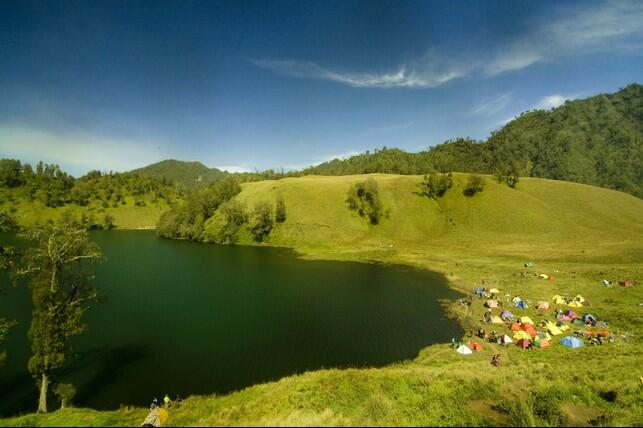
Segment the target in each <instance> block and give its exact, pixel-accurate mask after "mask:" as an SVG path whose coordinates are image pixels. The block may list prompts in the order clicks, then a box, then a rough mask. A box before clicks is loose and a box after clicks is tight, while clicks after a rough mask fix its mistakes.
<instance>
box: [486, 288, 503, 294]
mask: <svg viewBox="0 0 643 428" xmlns="http://www.w3.org/2000/svg"><path fill="white" fill-rule="evenodd" d="M489 293H491V294H498V293H500V290H498V289H497V288H492V289H491V290H489Z"/></svg>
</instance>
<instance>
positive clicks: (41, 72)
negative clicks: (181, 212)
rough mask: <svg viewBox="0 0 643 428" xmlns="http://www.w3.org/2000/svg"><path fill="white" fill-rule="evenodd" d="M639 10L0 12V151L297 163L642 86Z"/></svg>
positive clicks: (316, 6) (115, 162) (127, 160)
mask: <svg viewBox="0 0 643 428" xmlns="http://www.w3.org/2000/svg"><path fill="white" fill-rule="evenodd" d="M642 22H643V1H600V2H595V1H586V0H583V1H578V2H574V1H565V2H558V1H556V2H550V1H543V0H539V1H520V2H510V1H466V0H463V1H443V2H442V1H418V2H414V1H402V0H396V1H390V2H389V1H376V0H369V1H352V0H340V1H331V0H325V1H319V2H312V1H277V0H269V1H232V0H230V1H226V2H219V1H185V0H183V1H159V0H155V1H151V0H147V1H136V0H129V1H118V0H112V1H98V0H95V1H71V0H69V1H56V0H47V1H26V0H8V1H2V2H0V157H5V158H6V157H11V158H17V159H20V160H21V161H23V162H32V163H34V162H36V161H38V160H43V161H45V162H49V163H57V164H59V165H60V166H61V167H62V168H63V169H65V170H66V171H69V172H70V173H72V174H73V175H76V176H79V175H82V174H84V173H86V172H87V171H88V170H92V169H100V170H103V171H109V170H113V171H126V170H130V169H134V168H137V167H141V166H144V165H146V164H149V163H153V162H157V161H160V160H163V159H181V160H199V161H201V162H203V163H204V164H206V165H208V166H210V167H218V168H222V169H226V170H228V171H231V172H234V171H253V170H259V171H260V170H265V169H268V168H284V169H299V168H302V167H305V166H308V165H311V164H316V163H320V162H323V161H326V160H330V159H333V158H335V157H346V156H350V155H352V154H357V153H360V152H363V151H365V150H369V149H370V150H372V149H374V148H381V147H383V146H387V147H398V148H401V149H404V150H407V151H419V150H424V149H427V148H429V147H431V146H434V145H436V144H439V143H442V142H444V141H445V140H448V139H452V138H457V137H470V138H474V139H477V140H484V139H486V138H487V137H488V136H489V134H490V133H491V132H492V131H494V130H497V129H499V128H500V127H502V126H503V124H505V123H506V122H507V121H509V120H511V119H512V118H513V117H514V116H516V115H518V114H520V113H521V112H523V111H526V110H530V109H534V108H541V109H550V108H554V107H556V106H558V105H560V104H562V103H563V102H564V101H565V100H568V99H577V98H586V97H589V96H592V95H595V94H597V93H600V92H614V91H617V90H619V88H621V87H623V86H625V85H627V84H628V83H632V82H638V83H641V82H642V81H643V25H642V24H641V23H642Z"/></svg>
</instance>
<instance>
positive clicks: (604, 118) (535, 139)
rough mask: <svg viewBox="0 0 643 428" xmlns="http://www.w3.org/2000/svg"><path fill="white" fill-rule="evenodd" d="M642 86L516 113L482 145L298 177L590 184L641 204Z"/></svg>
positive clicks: (448, 146)
mask: <svg viewBox="0 0 643 428" xmlns="http://www.w3.org/2000/svg"><path fill="white" fill-rule="evenodd" d="M642 141H643V86H642V85H639V84H631V85H628V86H627V87H625V88H623V89H622V90H620V91H619V92H617V93H614V94H601V95H597V96H595V97H591V98H588V99H585V100H576V101H568V102H566V103H565V104H564V105H563V106H561V107H559V108H556V109H553V110H551V111H543V110H534V111H528V112H526V113H523V114H522V115H520V116H519V117H518V118H516V119H515V120H513V121H511V122H509V123H508V124H507V125H506V126H504V127H503V128H502V129H500V130H499V131H497V132H494V133H492V135H491V136H490V137H489V139H488V140H487V141H486V142H480V141H474V140H471V139H457V140H450V141H447V142H445V143H444V144H440V145H437V146H435V147H433V148H431V149H430V150H426V151H421V152H419V153H407V152H404V151H402V150H398V149H387V148H386V147H385V148H383V149H381V150H375V151H373V152H369V151H367V152H365V153H363V154H361V155H357V156H352V157H350V158H348V159H343V160H340V159H335V160H332V161H329V162H325V163H322V164H320V165H317V166H314V167H310V168H306V169H304V170H303V171H301V174H319V175H350V174H366V173H374V172H380V173H392V174H427V173H429V172H430V171H440V172H447V171H459V172H468V173H485V174H495V175H496V176H497V177H502V180H503V181H505V182H507V184H509V185H510V186H512V187H513V186H515V184H516V181H515V178H516V177H518V176H528V177H542V178H552V179H556V180H567V181H574V182H579V183H586V184H595V185H599V186H603V187H608V188H612V189H616V190H621V191H625V192H629V193H631V194H633V195H636V196H638V197H643V146H642V145H641V143H642Z"/></svg>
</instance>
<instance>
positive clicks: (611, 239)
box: [0, 174, 643, 426]
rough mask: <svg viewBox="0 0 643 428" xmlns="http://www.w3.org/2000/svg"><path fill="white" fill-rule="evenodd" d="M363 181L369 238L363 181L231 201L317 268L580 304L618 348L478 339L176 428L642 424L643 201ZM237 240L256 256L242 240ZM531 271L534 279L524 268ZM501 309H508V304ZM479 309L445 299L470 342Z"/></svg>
mask: <svg viewBox="0 0 643 428" xmlns="http://www.w3.org/2000/svg"><path fill="white" fill-rule="evenodd" d="M370 177H372V178H373V179H375V180H376V181H377V183H378V187H379V193H380V196H381V199H382V204H383V208H384V210H385V211H387V212H388V216H387V217H386V216H385V217H384V218H383V219H382V220H381V222H380V224H378V225H369V224H368V222H367V221H366V220H365V219H364V218H362V217H360V216H358V215H357V214H356V213H355V212H352V211H350V210H349V209H348V207H347V203H346V193H347V191H348V189H349V187H350V186H351V185H353V184H354V183H356V182H359V181H363V180H365V179H366V178H367V176H344V177H313V176H311V177H301V178H289V179H283V180H278V181H264V182H253V183H245V184H242V190H241V192H240V193H238V194H236V196H234V197H233V199H232V201H238V202H239V203H240V204H242V206H243V205H244V204H245V208H246V210H250V209H252V208H253V207H254V206H255V204H257V203H259V202H260V201H265V202H268V203H270V204H274V202H275V200H276V198H277V196H282V197H283V199H284V201H285V206H286V220H285V222H283V223H281V224H277V225H276V226H275V228H274V229H273V230H272V232H271V233H270V234H269V235H268V237H267V239H266V243H267V244H268V245H285V246H291V247H293V248H294V249H295V250H297V251H299V252H300V253H302V254H303V255H304V256H305V257H310V258H326V259H351V260H361V261H367V262H372V261H380V262H401V263H405V264H411V265H414V266H418V267H422V268H429V269H433V270H436V271H439V272H441V273H443V274H444V275H445V276H446V277H447V278H448V279H449V280H450V282H451V284H452V286H453V287H454V288H456V289H459V290H461V291H463V292H467V293H471V290H472V289H473V288H475V287H476V286H478V285H479V284H480V282H481V281H482V280H485V281H486V286H494V287H498V288H500V290H501V292H502V293H506V295H507V296H516V295H518V296H520V297H522V298H523V299H525V300H526V301H528V302H529V303H530V307H529V308H527V309H525V310H524V311H521V312H520V315H527V316H530V317H531V318H532V319H534V320H536V322H538V321H539V320H541V319H547V317H550V316H551V314H540V313H539V312H537V311H536V310H535V309H534V306H535V303H536V302H538V301H539V300H547V301H551V298H552V296H553V295H555V294H562V295H565V296H574V295H576V294H582V295H583V296H584V297H585V298H586V299H587V303H586V305H585V306H587V307H585V308H581V309H578V310H579V311H581V310H582V311H583V313H585V312H590V311H591V313H593V314H595V315H596V316H598V317H599V318H600V319H603V320H606V321H607V322H608V324H609V328H610V329H611V330H612V331H614V332H616V333H617V340H616V341H615V342H614V343H609V344H605V345H602V346H589V345H588V346H585V347H583V348H580V349H568V348H565V347H563V346H560V345H558V344H557V340H558V338H559V337H560V336H558V337H557V339H554V340H555V341H556V345H554V346H552V347H551V348H547V349H535V350H531V351H525V350H522V349H519V348H518V347H516V346H509V347H507V348H504V347H501V346H499V345H495V344H491V343H488V342H483V350H482V351H480V352H477V353H474V354H473V355H470V356H461V355H459V354H457V353H455V352H454V351H453V350H452V349H450V348H449V346H448V345H447V344H441V345H433V346H430V347H427V348H425V349H423V350H421V351H420V352H419V355H418V357H417V358H415V359H413V360H411V361H404V362H400V363H397V364H392V365H390V366H387V367H382V368H364V369H348V370H335V369H328V370H319V371H313V372H307V373H303V374H299V375H294V376H290V377H286V378H284V379H281V380H280V381H277V382H271V383H266V384H262V385H256V386H253V387H250V388H247V389H244V390H242V391H239V392H235V393H232V394H228V395H223V396H202V397H198V396H197V397H189V398H186V399H185V400H184V401H182V402H181V403H180V404H179V405H178V406H175V407H174V408H172V409H170V420H169V425H174V426H176V425H201V426H217V425H225V426H230V425H268V426H269V425H275V424H278V425H326V426H328V425H331V426H332V425H335V426H336V425H399V424H402V425H445V424H446V425H482V426H489V425H500V426H511V425H514V426H534V425H537V426H560V425H580V426H583V425H594V426H598V425H600V426H604V425H627V426H641V424H642V423H643V401H642V400H641V395H640V379H639V373H636V372H634V373H633V372H632V368H633V367H638V366H639V361H640V346H641V339H640V337H641V334H642V333H643V320H642V319H641V317H640V307H639V303H640V302H641V301H643V289H642V288H641V287H640V284H641V281H642V280H643V276H642V272H643V270H642V269H641V266H642V263H643V245H642V244H641V242H643V221H642V220H641V216H640V213H641V212H643V201H642V200H640V199H637V198H635V197H633V196H631V195H627V194H624V193H621V192H616V191H612V190H608V189H602V188H599V187H594V186H587V185H582V184H575V183H567V182H560V181H553V180H545V179H530V178H525V179H523V180H522V181H521V182H520V183H519V185H518V186H517V188H516V189H512V188H509V187H508V186H506V185H504V184H498V183H496V182H495V181H493V180H491V178H490V177H488V178H487V181H486V186H485V189H484V190H483V191H482V192H481V193H479V194H476V195H475V196H473V197H466V196H464V195H463V194H462V187H463V185H464V183H465V182H466V180H467V178H468V177H467V175H466V174H455V176H454V183H453V187H452V188H451V189H450V190H448V191H447V192H446V194H445V195H444V197H442V198H439V199H437V200H432V199H429V198H428V197H426V196H422V195H420V194H419V193H418V192H417V190H418V184H419V183H420V182H421V180H422V177H421V176H400V175H386V174H373V175H370ZM228 203H233V202H228ZM273 206H274V205H273ZM220 215H221V212H219V210H217V212H216V213H215V215H214V216H213V217H212V218H210V219H208V220H207V221H206V224H205V236H208V234H209V233H212V229H213V228H215V227H217V224H219V223H218V222H217V217H218V216H220ZM238 239H239V241H240V242H242V243H253V241H252V240H251V239H250V235H249V234H248V233H247V231H245V230H242V231H241V232H240V233H239V236H238ZM262 245H263V244H262ZM527 260H531V261H533V262H535V264H536V266H535V268H531V269H526V268H525V267H524V266H523V265H524V263H525V261H527ZM536 273H548V274H553V275H555V277H556V279H555V280H554V281H547V280H543V279H540V278H539V277H538V276H536ZM605 278H607V279H608V280H610V281H613V282H616V281H618V280H620V279H624V278H626V279H632V280H634V281H635V283H636V286H635V287H634V288H623V287H620V286H618V285H616V286H613V287H605V286H603V285H601V283H600V280H601V279H605ZM302 286H305V284H302ZM502 301H503V302H505V304H506V305H510V303H509V302H510V300H509V297H504V298H503V299H502ZM483 302H484V300H483V299H477V298H474V299H473V304H472V306H471V307H470V308H467V307H463V306H462V305H459V304H457V302H450V303H449V305H448V311H449V313H451V314H452V315H453V316H454V317H457V319H458V320H459V321H460V322H461V324H462V325H463V327H465V331H467V330H468V329H469V328H476V327H479V326H481V325H482V326H483V327H485V328H487V325H485V324H482V323H481V322H480V320H481V316H482V314H483V313H484V312H486V311H487V309H486V308H485V307H484V306H483ZM562 309H565V307H563V308H562ZM512 310H514V311H515V309H512ZM496 328H504V329H505V330H507V331H508V327H506V326H501V327H496ZM501 331H503V330H501ZM464 340H465V341H468V340H470V339H469V338H466V337H465V339H464ZM495 353H499V354H500V355H501V357H502V364H501V366H500V367H492V366H491V365H490V364H489V360H490V358H491V356H492V355H493V354H495ZM146 414H147V410H146V409H142V408H130V407H122V408H121V409H119V410H114V411H110V412H97V411H93V410H89V409H64V410H61V411H58V412H54V413H51V414H48V415H26V416H22V417H18V418H13V419H4V420H2V421H0V424H2V425H5V426H24V425H79V424H86V425H97V426H106V425H139V424H140V423H141V422H142V420H143V419H144V417H145V415H146Z"/></svg>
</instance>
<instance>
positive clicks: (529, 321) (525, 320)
mask: <svg viewBox="0 0 643 428" xmlns="http://www.w3.org/2000/svg"><path fill="white" fill-rule="evenodd" d="M520 322H521V323H523V324H533V323H534V322H533V321H532V320H531V318H529V317H520Z"/></svg>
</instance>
